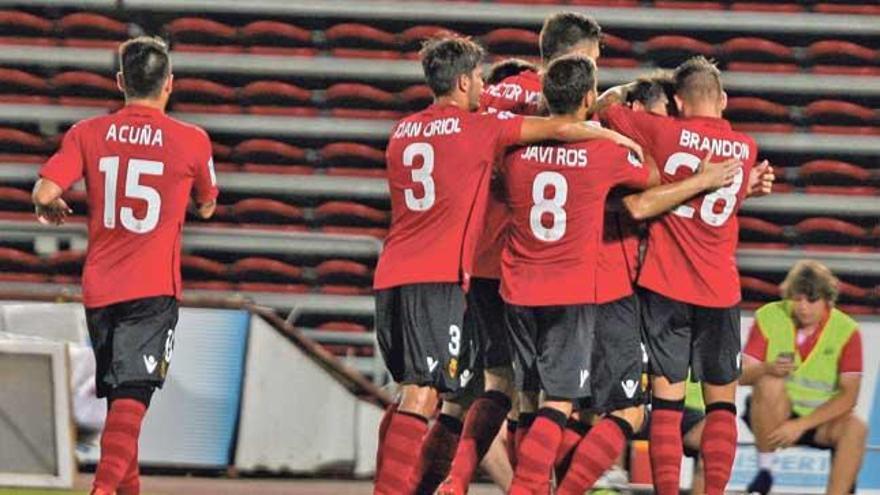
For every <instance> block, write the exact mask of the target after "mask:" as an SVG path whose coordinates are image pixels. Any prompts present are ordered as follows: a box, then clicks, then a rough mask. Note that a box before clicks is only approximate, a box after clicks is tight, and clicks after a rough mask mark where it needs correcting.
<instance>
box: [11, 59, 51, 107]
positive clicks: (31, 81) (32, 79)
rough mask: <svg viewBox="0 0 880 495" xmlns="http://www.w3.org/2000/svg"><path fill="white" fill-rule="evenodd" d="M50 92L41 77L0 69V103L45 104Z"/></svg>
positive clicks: (16, 70) (15, 70) (21, 71)
mask: <svg viewBox="0 0 880 495" xmlns="http://www.w3.org/2000/svg"><path fill="white" fill-rule="evenodd" d="M51 91H52V89H51V88H50V86H49V83H48V82H46V80H45V79H44V78H42V77H39V76H36V75H34V74H31V73H29V72H25V71H23V70H18V69H10V68H4V67H0V101H6V102H13V103H34V104H46V103H48V101H49V98H48V96H49V95H50V94H51Z"/></svg>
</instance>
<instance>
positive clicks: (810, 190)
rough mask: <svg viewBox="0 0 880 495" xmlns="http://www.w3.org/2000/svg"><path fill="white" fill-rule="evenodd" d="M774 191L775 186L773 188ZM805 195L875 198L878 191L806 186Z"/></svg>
mask: <svg viewBox="0 0 880 495" xmlns="http://www.w3.org/2000/svg"><path fill="white" fill-rule="evenodd" d="M773 189H774V191H775V190H776V186H773ZM804 192H805V193H807V194H832V195H839V196H877V195H878V194H880V191H878V189H877V188H876V187H853V186H807V187H806V188H804Z"/></svg>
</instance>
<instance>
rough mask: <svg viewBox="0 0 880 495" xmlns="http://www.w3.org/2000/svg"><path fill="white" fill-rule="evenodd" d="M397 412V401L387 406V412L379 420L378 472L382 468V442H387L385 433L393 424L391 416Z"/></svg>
mask: <svg viewBox="0 0 880 495" xmlns="http://www.w3.org/2000/svg"><path fill="white" fill-rule="evenodd" d="M396 412H397V403H393V404H391V405H389V406H388V407H386V408H385V414H383V415H382V420H381V421H379V446H378V447H376V472H377V473H378V472H379V470H380V469H381V468H382V444H383V443H384V442H385V434H386V433H388V427H389V426H390V425H391V418H393V417H394V413H396Z"/></svg>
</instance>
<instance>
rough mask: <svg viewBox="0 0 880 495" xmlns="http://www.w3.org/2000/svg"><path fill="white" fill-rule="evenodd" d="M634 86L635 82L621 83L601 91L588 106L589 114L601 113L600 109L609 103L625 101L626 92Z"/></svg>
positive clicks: (608, 105)
mask: <svg viewBox="0 0 880 495" xmlns="http://www.w3.org/2000/svg"><path fill="white" fill-rule="evenodd" d="M634 86H635V83H629V84H622V85H620V86H615V87H613V88H609V89H608V90H606V91H605V92H604V93H602V94H601V95H600V96H599V98H597V99H596V101H595V102H594V103H593V106H592V107H591V108H590V113H589V114H590V115H591V116H592V115H597V114H598V115H600V116H601V115H602V111H603V110H605V109H606V108H608V107H610V106H611V105H615V104H618V103H621V104H622V103H624V102H626V94H627V93H628V92H629V91H630V89H632V88H633V87H634Z"/></svg>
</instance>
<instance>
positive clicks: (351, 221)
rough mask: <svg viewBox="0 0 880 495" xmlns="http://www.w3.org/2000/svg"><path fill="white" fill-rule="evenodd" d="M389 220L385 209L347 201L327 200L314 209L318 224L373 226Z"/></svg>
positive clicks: (384, 223) (385, 223) (382, 224)
mask: <svg viewBox="0 0 880 495" xmlns="http://www.w3.org/2000/svg"><path fill="white" fill-rule="evenodd" d="M389 220H390V215H389V214H388V212H387V211H383V210H378V209H376V208H371V207H369V206H365V205H362V204H359V203H351V202H348V201H329V202H327V203H324V204H322V205H321V206H319V207H317V208H316V209H315V221H316V222H317V223H318V224H319V225H328V224H330V225H345V226H353V227H373V226H384V225H387V224H388V221H389Z"/></svg>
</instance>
